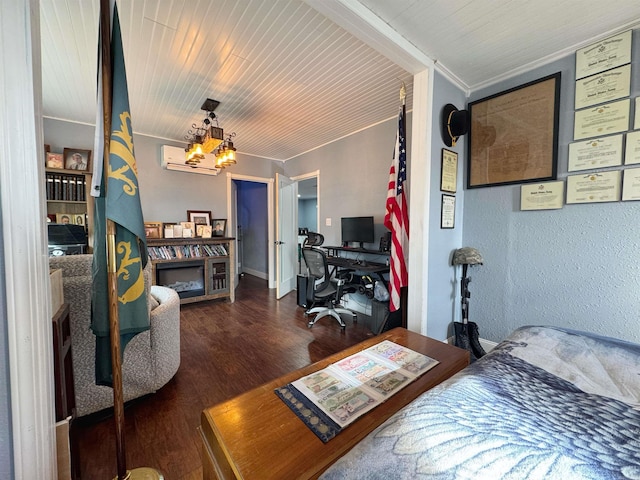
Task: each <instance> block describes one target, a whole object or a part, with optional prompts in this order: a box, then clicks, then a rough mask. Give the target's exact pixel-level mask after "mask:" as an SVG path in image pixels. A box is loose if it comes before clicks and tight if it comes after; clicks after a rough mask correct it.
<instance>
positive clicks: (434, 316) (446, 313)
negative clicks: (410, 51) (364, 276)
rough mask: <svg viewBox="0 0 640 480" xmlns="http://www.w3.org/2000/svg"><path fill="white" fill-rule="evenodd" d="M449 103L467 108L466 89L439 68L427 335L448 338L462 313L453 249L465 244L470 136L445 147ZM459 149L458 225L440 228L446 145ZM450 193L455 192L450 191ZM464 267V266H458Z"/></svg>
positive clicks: (433, 137)
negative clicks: (444, 118) (442, 124)
mask: <svg viewBox="0 0 640 480" xmlns="http://www.w3.org/2000/svg"><path fill="white" fill-rule="evenodd" d="M447 103H452V104H453V105H455V106H456V107H457V108H458V109H461V110H462V109H464V108H465V105H466V98H465V95H464V92H462V90H460V89H459V88H458V87H456V86H454V85H453V84H452V83H450V82H449V81H448V80H446V79H445V78H444V77H443V76H442V75H440V74H439V73H437V72H436V74H435V77H434V90H433V129H432V131H431V194H430V198H429V224H430V227H429V268H428V271H429V286H428V288H429V301H428V304H427V335H429V336H430V337H433V338H436V339H438V340H444V339H445V338H447V337H448V336H450V335H451V334H452V333H451V332H450V328H451V322H452V321H453V320H454V318H459V317H460V312H459V308H458V306H459V305H460V299H459V296H458V292H459V286H458V284H457V281H458V280H456V276H457V277H460V272H459V271H458V272H456V269H454V267H452V266H451V256H452V253H453V251H454V250H455V249H456V248H458V247H460V246H462V245H461V242H462V229H463V222H464V217H463V205H464V198H465V191H464V189H463V169H464V152H466V143H465V141H466V138H465V137H461V138H460V139H459V140H458V142H456V146H455V147H445V144H444V142H443V141H442V136H441V134H440V112H441V110H442V107H443V106H444V105H446V104H447ZM443 148H447V150H451V151H454V152H456V153H458V188H457V192H456V193H455V194H454V195H455V197H456V212H455V228H453V229H441V228H440V206H441V201H442V194H443V193H444V192H442V191H440V172H441V159H442V149H443ZM448 195H452V194H451V193H448ZM458 270H460V268H458Z"/></svg>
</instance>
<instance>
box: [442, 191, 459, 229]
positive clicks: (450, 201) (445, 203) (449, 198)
mask: <svg viewBox="0 0 640 480" xmlns="http://www.w3.org/2000/svg"><path fill="white" fill-rule="evenodd" d="M455 220H456V197H455V195H445V194H443V195H442V203H441V205H440V228H454V227H455Z"/></svg>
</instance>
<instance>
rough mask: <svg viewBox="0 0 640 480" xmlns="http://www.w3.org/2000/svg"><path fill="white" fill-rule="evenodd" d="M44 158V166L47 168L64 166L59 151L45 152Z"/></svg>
mask: <svg viewBox="0 0 640 480" xmlns="http://www.w3.org/2000/svg"><path fill="white" fill-rule="evenodd" d="M46 159H47V162H46V164H45V166H46V167H47V168H64V159H63V158H62V154H61V153H51V152H47V154H46Z"/></svg>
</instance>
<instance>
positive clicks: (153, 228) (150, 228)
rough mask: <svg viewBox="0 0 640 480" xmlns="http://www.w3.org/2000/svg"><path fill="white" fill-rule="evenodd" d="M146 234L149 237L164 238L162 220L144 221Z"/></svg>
mask: <svg viewBox="0 0 640 480" xmlns="http://www.w3.org/2000/svg"><path fill="white" fill-rule="evenodd" d="M144 234H145V236H146V237H147V238H162V222H144Z"/></svg>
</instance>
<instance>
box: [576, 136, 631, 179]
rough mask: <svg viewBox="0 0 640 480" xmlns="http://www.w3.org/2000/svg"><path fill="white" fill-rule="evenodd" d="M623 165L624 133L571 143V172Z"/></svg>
mask: <svg viewBox="0 0 640 480" xmlns="http://www.w3.org/2000/svg"><path fill="white" fill-rule="evenodd" d="M617 165H622V134H619V135H611V136H610V137H600V138H594V139H591V140H583V141H580V142H574V143H570V144H569V168H568V170H569V171H570V172H575V171H577V170H590V169H593V168H600V167H614V166H617Z"/></svg>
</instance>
